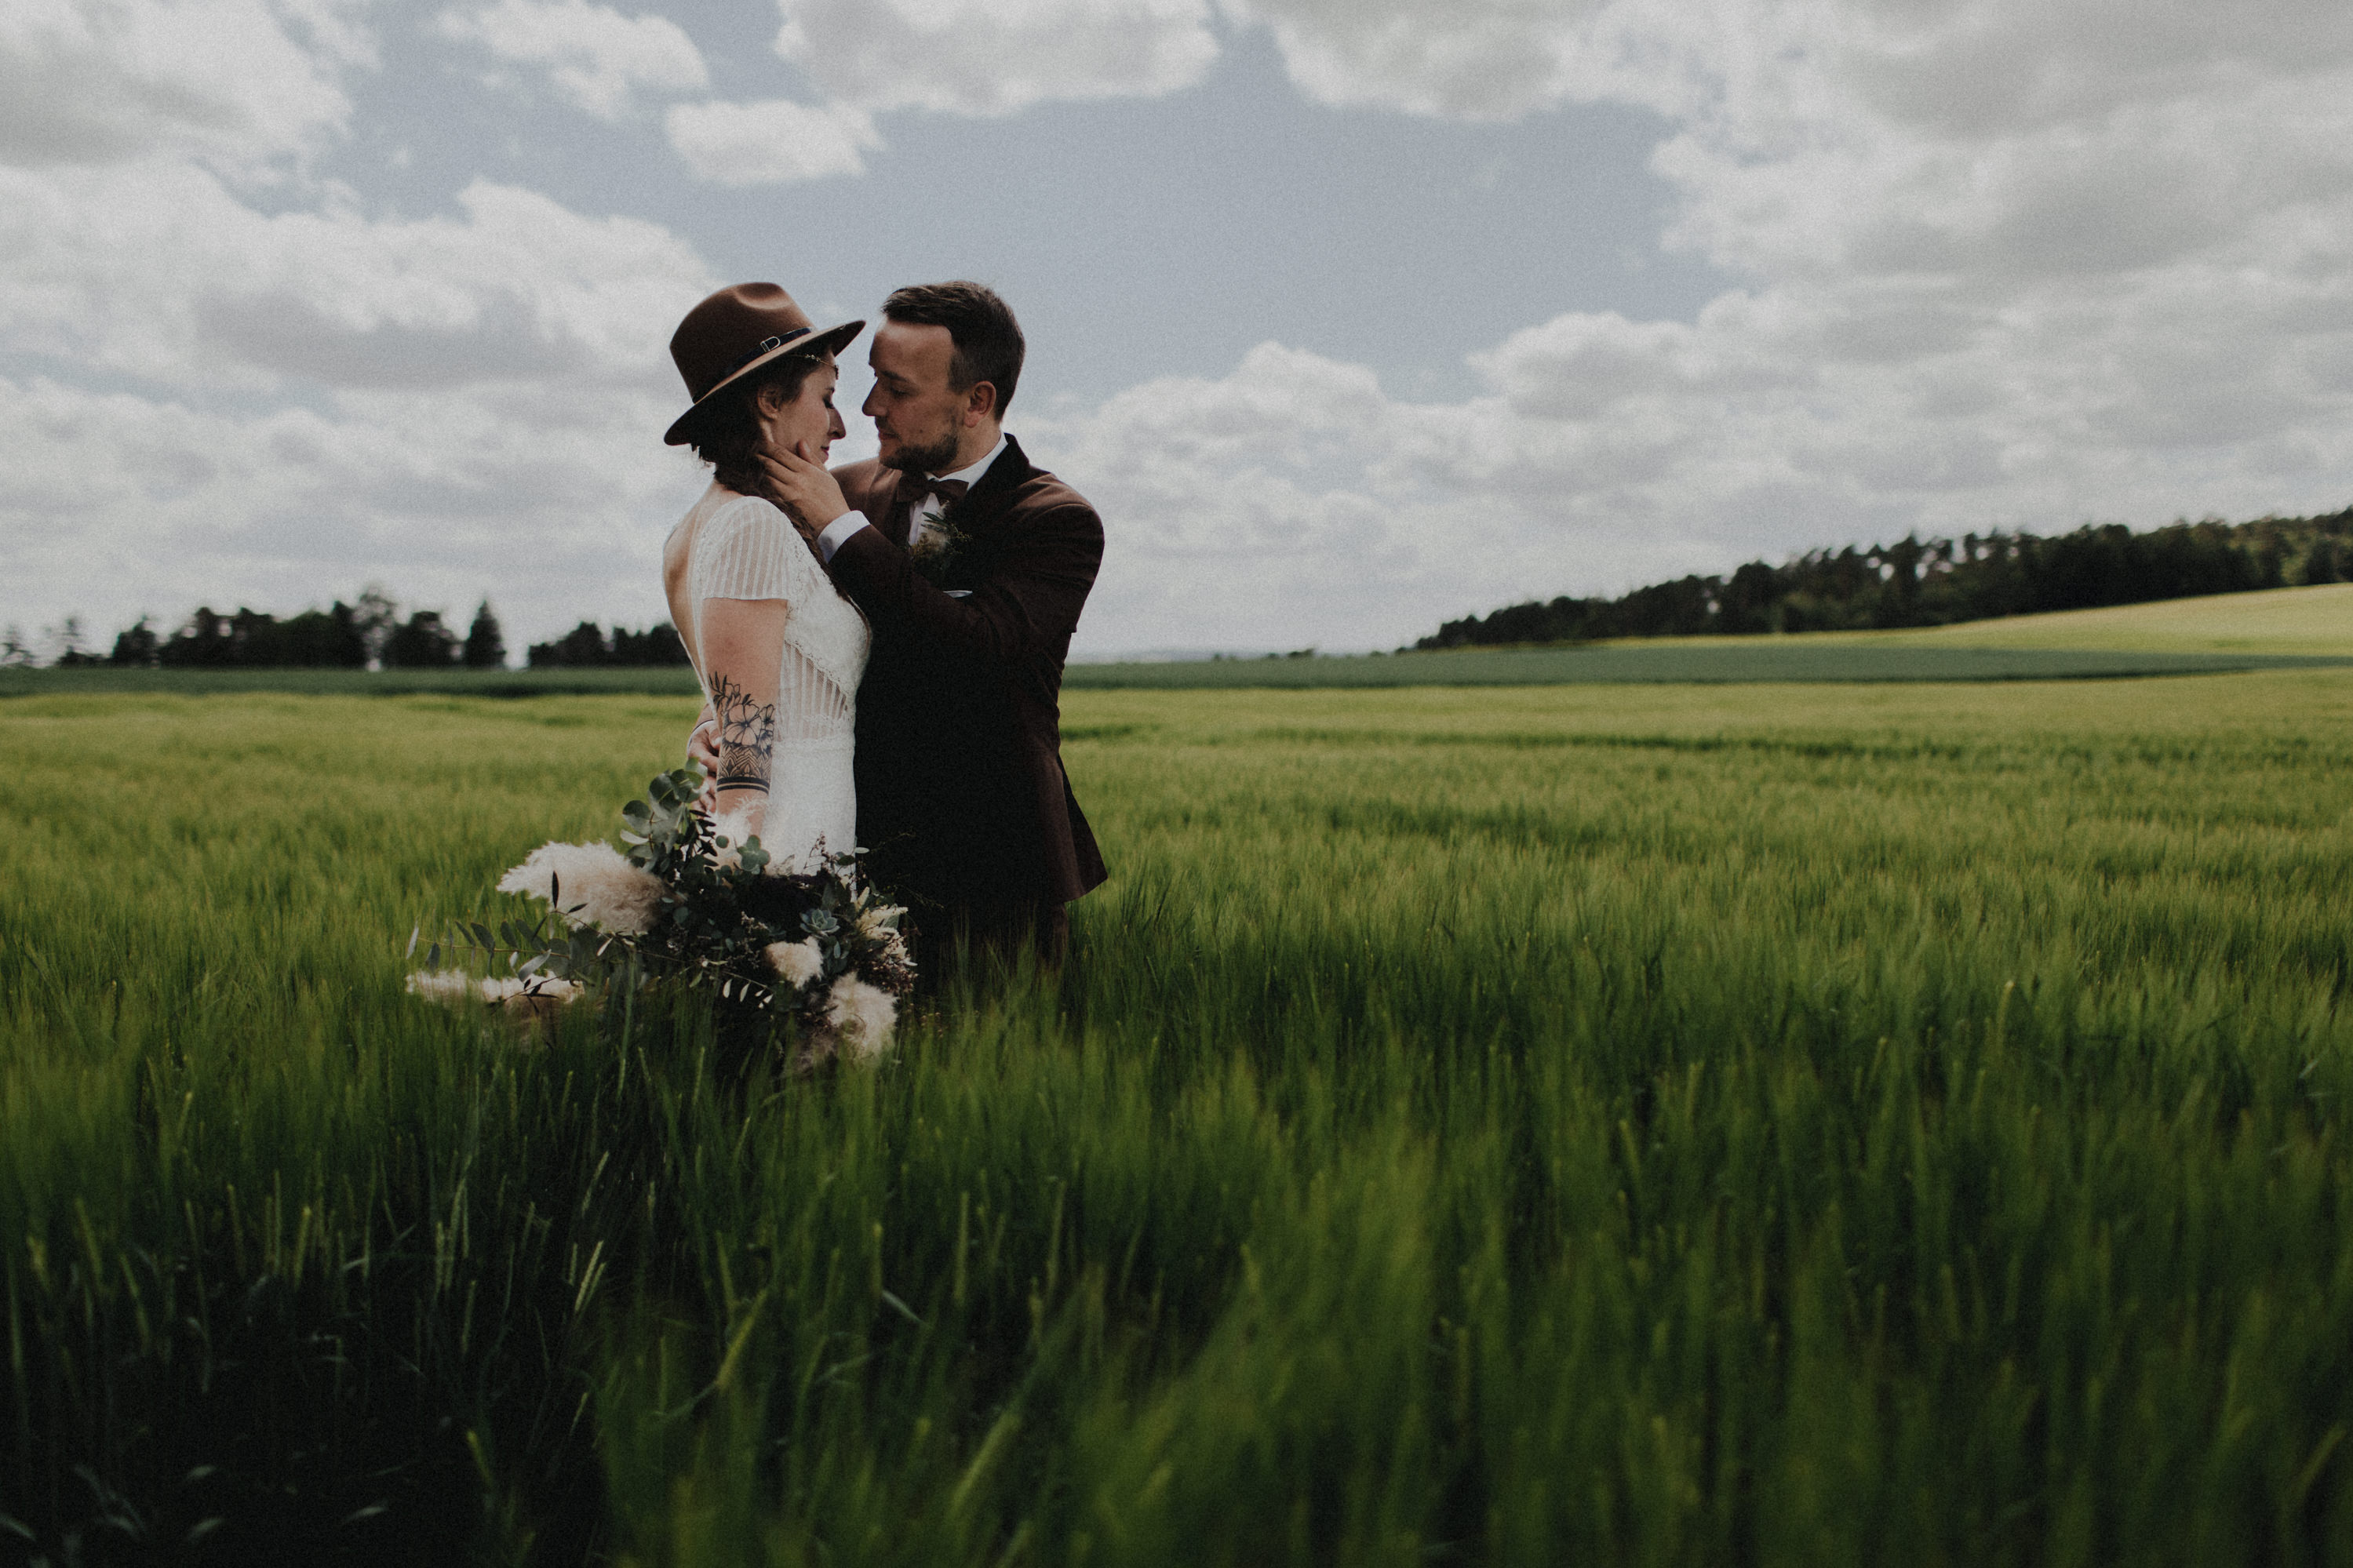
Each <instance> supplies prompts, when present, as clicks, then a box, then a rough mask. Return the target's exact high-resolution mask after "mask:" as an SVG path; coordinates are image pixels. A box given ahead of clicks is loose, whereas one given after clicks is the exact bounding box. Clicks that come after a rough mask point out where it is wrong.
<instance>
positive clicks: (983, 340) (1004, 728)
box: [763, 283, 1104, 973]
mask: <svg viewBox="0 0 2353 1568" xmlns="http://www.w3.org/2000/svg"><path fill="white" fill-rule="evenodd" d="M882 315H883V321H882V325H881V327H880V328H879V329H878V330H877V331H876V332H875V334H874V344H873V348H872V350H871V353H870V355H869V363H871V365H872V367H873V371H874V390H873V392H872V393H871V394H870V395H868V397H867V399H866V402H865V404H864V405H863V409H862V411H863V412H864V413H865V414H866V415H867V416H869V417H870V418H871V419H872V420H873V421H874V430H875V434H876V435H877V436H879V437H881V448H882V449H881V458H879V459H878V460H873V461H868V462H860V463H851V464H849V465H848V466H846V467H844V468H841V469H839V471H837V472H834V473H828V472H827V471H826V470H825V468H822V467H820V466H818V464H816V463H813V462H810V461H808V460H807V458H806V457H805V456H804V455H802V454H800V453H797V452H796V453H786V454H780V455H777V456H776V457H771V458H764V459H763V461H764V462H765V465H766V468H767V476H768V482H769V491H770V496H771V499H773V500H776V501H777V502H778V503H779V504H780V505H782V506H783V507H784V509H785V510H786V513H787V515H789V516H791V517H792V518H793V520H794V521H795V524H796V525H797V527H799V528H800V530H801V531H802V532H803V533H804V534H805V535H806V536H807V538H808V539H809V540H810V541H811V542H813V543H815V544H816V546H817V548H818V553H819V554H821V555H822V556H823V557H824V558H825V561H826V563H827V566H828V569H829V570H830V571H831V572H832V574H833V578H834V581H835V583H836V584H839V587H840V588H841V590H842V591H843V592H844V593H845V594H847V595H849V596H850V598H852V599H854V600H855V601H856V602H857V604H858V605H859V607H860V609H862V610H864V611H865V612H866V617H867V619H868V621H869V622H870V623H871V625H872V626H873V628H874V649H873V653H872V655H871V658H869V659H868V661H867V666H866V678H865V679H864V681H863V682H862V683H861V684H860V686H859V689H858V759H857V776H858V836H859V837H860V840H862V841H863V842H864V843H866V844H868V845H870V846H871V847H872V854H871V856H870V858H869V866H870V868H871V870H872V873H873V875H874V876H875V878H876V879H877V880H878V881H880V882H881V885H882V886H883V887H885V888H886V889H891V890H892V891H893V892H895V893H900V894H903V895H906V896H907V897H909V898H910V899H911V900H913V904H914V910H915V919H916V922H917V924H918V926H919V927H920V929H921V930H922V931H923V934H924V941H923V946H924V947H926V948H928V949H930V950H931V951H930V952H928V953H925V954H920V955H919V958H920V957H929V958H930V959H932V960H933V961H934V963H937V961H938V960H939V959H940V958H942V957H944V954H945V953H946V952H949V951H953V948H954V945H955V943H957V942H969V943H970V945H971V948H972V950H973V952H976V953H978V952H983V951H987V952H996V953H1000V954H1006V955H1008V956H1009V954H1010V953H1011V952H1013V951H1014V950H1016V949H1018V948H1019V947H1021V946H1024V945H1030V944H1034V945H1035V947H1036V948H1037V950H1038V952H1039V957H1040V959H1041V960H1042V961H1043V962H1045V963H1057V962H1059V961H1060V958H1061V956H1062V954H1063V952H1064V950H1065V948H1066V946H1067V943H1068V942H1069V933H1070V923H1069V917H1068V913H1067V911H1066V910H1065V908H1064V906H1065V905H1066V904H1068V903H1069V902H1070V900H1072V899H1075V898H1078V897H1079V896H1080V895H1082V894H1083V893H1085V892H1086V891H1087V890H1088V889H1090V888H1092V887H1095V886H1096V885H1097V884H1099V883H1101V882H1102V881H1103V876H1104V871H1103V856H1102V855H1101V854H1100V853H1099V852H1098V851H1097V849H1096V847H1095V840H1094V835H1093V833H1092V832H1091V831H1090V830H1089V828H1088V826H1087V819H1086V817H1085V816H1083V815H1082V814H1081V812H1080V810H1079V804H1078V801H1077V800H1076V799H1075V798H1073V797H1072V795H1071V786H1070V781H1069V780H1068V779H1067V778H1066V777H1065V776H1064V774H1063V772H1062V758H1061V728H1060V723H1061V712H1060V707H1059V705H1058V699H1059V698H1060V693H1061V688H1062V663H1063V660H1064V658H1066V657H1067V655H1068V654H1069V652H1070V647H1071V631H1072V630H1073V629H1074V628H1075V627H1076V626H1078V622H1079V611H1080V609H1081V608H1082V606H1084V605H1085V604H1086V602H1087V592H1088V590H1089V589H1091V588H1092V587H1093V586H1094V581H1095V572H1096V569H1097V568H1098V567H1099V566H1100V565H1101V564H1102V563H1103V523H1102V521H1101V520H1099V519H1098V518H1097V517H1096V516H1095V512H1094V509H1093V508H1092V507H1091V506H1089V505H1088V504H1087V503H1086V500H1084V499H1083V498H1082V497H1081V496H1080V495H1079V493H1078V492H1077V491H1075V490H1073V489H1071V488H1070V487H1069V486H1068V485H1066V484H1064V483H1062V482H1061V481H1060V479H1056V478H1054V476H1053V475H1051V474H1049V473H1046V472H1044V471H1043V470H1042V469H1040V468H1038V467H1037V466H1036V465H1034V464H1032V463H1031V462H1030V461H1029V458H1027V457H1025V456H1023V455H1022V451H1021V447H1020V444H1019V443H1018V442H1017V441H1016V440H1014V438H1013V437H1010V436H1008V435H1007V434H1006V433H1005V430H1004V418H1005V409H1006V406H1007V405H1008V404H1010V403H1011V402H1012V401H1013V390H1014V387H1015V385H1016V384H1017V383H1018V381H1019V380H1020V378H1021V358H1022V340H1021V328H1020V326H1019V325H1018V323H1017V322H1016V321H1014V319H1013V312H1012V311H1011V310H1008V308H1007V307H1006V304H1005V301H1004V300H1000V299H998V298H997V295H996V294H995V293H994V292H992V291H991V290H989V289H986V288H984V287H982V286H981V285H980V284H977V283H927V284H918V285H916V286H914V287H912V288H906V289H900V290H898V291H897V292H896V293H894V294H892V296H891V297H890V299H888V300H885V301H884V302H883V305H882ZM931 972H932V973H939V971H938V969H936V968H934V969H933V970H932V971H931Z"/></svg>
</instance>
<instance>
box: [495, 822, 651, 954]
mask: <svg viewBox="0 0 2353 1568" xmlns="http://www.w3.org/2000/svg"><path fill="white" fill-rule="evenodd" d="M499 891H500V892H501V893H526V894H529V895H530V896H531V897H533V898H534V899H538V900H541V901H542V902H544V903H551V904H552V903H554V902H555V901H556V900H558V899H561V900H563V905H562V907H561V908H560V909H558V910H556V912H557V913H558V914H560V915H562V916H563V917H564V919H565V921H566V922H567V923H569V924H572V925H575V926H576V925H593V926H596V927H597V928H598V929H600V930H603V931H613V932H616V933H617V934H620V935H624V936H636V935H638V934H639V933H641V932H643V931H646V930H647V929H649V927H651V926H652V924H653V921H654V910H655V908H656V906H658V905H659V903H660V901H661V895H662V884H661V879H660V878H659V877H657V876H655V875H654V874H653V873H652V872H651V871H648V870H644V869H642V868H638V867H636V866H632V865H630V864H629V862H628V858H626V857H624V856H623V855H622V854H621V852H620V851H619V850H617V849H616V848H614V847H612V846H611V845H609V844H543V845H541V846H540V847H538V848H536V849H534V850H533V851H532V852H531V858H529V859H527V860H525V861H524V862H523V863H522V865H520V866H517V867H516V868H514V869H512V871H509V872H508V873H507V874H506V875H505V876H504V877H502V878H501V879H500V880H499Z"/></svg>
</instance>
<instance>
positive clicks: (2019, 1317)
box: [0, 670, 2353, 1564]
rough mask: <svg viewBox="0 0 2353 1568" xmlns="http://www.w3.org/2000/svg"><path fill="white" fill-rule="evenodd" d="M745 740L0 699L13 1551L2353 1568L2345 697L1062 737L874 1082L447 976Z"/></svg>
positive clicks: (1744, 692)
mask: <svg viewBox="0 0 2353 1568" xmlns="http://www.w3.org/2000/svg"><path fill="white" fill-rule="evenodd" d="M692 706H693V704H692V700H691V699H677V698H662V697H652V696H636V697H632V696H565V697H544V698H529V699H518V700H488V699H481V698H472V697H463V696H450V695H427V696H415V697H389V698H351V697H332V696H311V697H305V696H296V695H267V694H249V695H220V696H210V697H191V696H174V695H130V696H101V695H63V696H44V697H34V698H24V699H17V700H10V701H8V702H6V703H5V704H0V811H5V817H6V821H7V823H8V825H9V826H8V829H7V831H6V832H5V834H0V1278H4V1279H5V1290H6V1295H7V1314H8V1316H7V1342H6V1360H5V1367H0V1379H5V1385H6V1391H5V1405H0V1420H5V1431H4V1432H0V1512H5V1514H6V1515H7V1516H9V1519H11V1520H13V1521H17V1522H18V1523H19V1524H21V1526H22V1533H18V1534H16V1536H15V1539H16V1541H18V1542H19V1543H20V1544H23V1534H25V1533H29V1535H31V1536H32V1537H33V1538H34V1540H35V1542H37V1545H33V1544H24V1545H23V1550H24V1551H25V1552H27V1553H29V1552H34V1551H38V1552H46V1553H47V1554H48V1555H49V1556H51V1557H52V1559H53V1560H58V1561H62V1560H64V1553H65V1552H66V1551H67V1550H68V1545H67V1543H68V1542H69V1538H70V1540H71V1541H72V1542H73V1546H72V1550H74V1551H77V1552H79V1553H80V1554H81V1559H82V1560H83V1561H130V1560H134V1559H137V1560H153V1559H154V1558H156V1557H158V1556H160V1557H164V1558H168V1559H174V1560H190V1561H208V1562H209V1561H216V1562H222V1563H251V1562H257V1561H263V1560H267V1559H268V1558H269V1556H270V1555H271V1554H273V1553H275V1554H277V1555H278V1556H279V1557H281V1558H284V1557H289V1556H290V1557H292V1558H294V1559H295V1560H304V1561H330V1560H332V1559H333V1558H334V1557H335V1556H337V1555H338V1554H341V1555H343V1556H345V1557H347V1558H349V1559H351V1560H355V1561H444V1562H455V1561H463V1560H465V1559H466V1558H467V1557H468V1555H469V1554H470V1553H479V1554H480V1555H481V1556H483V1557H485V1558H487V1559H489V1560H493V1561H506V1560H513V1561H524V1560H529V1561H537V1562H544V1563H558V1562H578V1561H582V1560H584V1559H588V1560H602V1559H611V1560H629V1561H637V1562H645V1563H714V1564H715V1563H729V1564H733V1563H747V1562H759V1561H769V1562H777V1563H802V1562H810V1563H815V1562H830V1563H911V1564H913V1563H924V1564H931V1563H1004V1562H1019V1563H1119V1564H1128V1563H1171V1564H1175V1563H1186V1564H1191V1563H1234V1564H1244V1563H1275V1562H1290V1561H1299V1562H1340V1563H1425V1562H1431V1561H1441V1562H1444V1561H1453V1562H1485V1563H1561V1562H1577V1561H1595V1562H1609V1563H1620V1562H1629V1563H1630V1562H1660V1563H1684V1562H1693V1563H1699V1562H1743V1563H1759V1562H1772V1563H1839V1562H1851V1563H1884V1562H1914V1561H1936V1560H1944V1561H1957V1562H2019V1563H2068V1562H2110V1561H2119V1560H2133V1561H2147V1560H2162V1561H2169V1562H2209V1563H2245V1562H2254V1561H2270V1562H2301V1561H2315V1562H2318V1561H2353V1453H2348V1445H2347V1442H2346V1436H2347V1429H2348V1425H2353V1392H2348V1390H2353V1208H2348V1185H2347V1178H2348V1150H2347V1146H2346V1139H2345V1134H2344V1131H2343V1130H2342V1128H2341V1125H2340V1124H2341V1122H2342V1121H2343V1120H2344V1117H2345V1115H2346V1105H2347V1096H2348V1094H2353V674H2348V673H2347V672H2343V671H2323V670H2314V671H2278V672H2272V673H2262V674H2244V675H2230V676H2206V677H2196V678H2189V679H2167V680H2139V681H2129V682H2097V683H2078V682H2048V683H2036V684H2016V685H2000V686H1989V685H1970V684H1964V685H1942V686H1850V687H1829V686H1810V687H1788V686H1744V687H1718V688H1691V687H1641V686H1618V687H1577V686H1563V687H1552V688H1544V689H1481V690H1475V691H1473V690H1463V689H1444V688H1434V689H1408V690H1366V691H1226V692H1212V691H1190V692H1182V691H1166V692H1164V691H1081V692H1073V693H1071V694H1070V696H1069V697H1068V699H1067V700H1066V703H1065V716H1066V721H1067V727H1066V733H1067V735H1068V737H1069V740H1068V744H1067V746H1066V754H1067V758H1068V761H1069V764H1070V768H1071V774H1072V777H1073V780H1074V783H1075V784H1076V788H1077V791H1078V794H1079V796H1080V798H1081V800H1082V802H1083V803H1084V805H1086V807H1087V809H1088V812H1089V814H1090V816H1092V819H1093V820H1094V823H1095V825H1096V827H1097V831H1098V833H1099V835H1100V837H1102V839H1103V843H1104V845H1105V848H1106V853H1107V855H1108V858H1110V859H1111V861H1112V864H1113V881H1112V883H1111V884H1110V885H1109V886H1107V887H1105V888H1103V889H1101V890H1100V891H1098V892H1097V893H1096V894H1095V895H1093V896H1092V897H1091V898H1089V899H1088V900H1084V901H1083V902H1082V904H1080V905H1079V906H1077V909H1076V911H1075V914H1076V927H1077V957H1076V960H1075V962H1074V963H1073V964H1072V965H1071V967H1070V968H1069V969H1068V970H1067V971H1065V972H1064V973H1062V974H1061V975H1060V977H1059V978H1058V979H1050V980H1040V979H1039V978H1038V977H1036V976H1034V975H1024V976H1018V977H1015V978H1014V979H1013V980H1012V981H1011V982H1009V983H1008V984H1006V985H1004V986H1002V987H998V988H993V989H990V990H989V991H987V993H986V994H983V995H981V996H978V997H976V996H975V995H973V994H971V993H969V992H963V991H960V992H957V993H955V994H952V995H951V996H950V997H949V998H948V999H947V1000H946V1001H945V1002H944V1004H943V1005H941V1006H939V1007H938V1008H936V1009H935V1010H934V1012H933V1013H931V1014H930V1015H929V1016H923V1017H919V1018H918V1019H917V1020H916V1021H915V1022H914V1023H913V1026H911V1027H910V1028H909V1029H908V1030H907V1031H906V1032H905V1035H904V1037H903V1040H902V1054H901V1056H900V1058H899V1059H898V1060H896V1061H895V1062H893V1063H892V1064H891V1065H889V1066H887V1067H886V1068H883V1069H882V1070H881V1071H879V1072H877V1073H873V1074H843V1075H841V1076H839V1077H838V1078H835V1079H829V1080H826V1081H823V1082H819V1083H817V1084H792V1083H785V1082H761V1083H756V1084H754V1086H753V1087H752V1088H751V1089H749V1090H748V1091H746V1090H742V1089H733V1088H731V1087H728V1086H725V1085H723V1084H721V1083H718V1082H714V1081H713V1079H712V1075H711V1073H710V1071H709V1069H708V1068H707V1066H706V1058H705V1052H706V1050H707V1047H708V1036H709V1029H708V1022H707V1020H699V1019H695V1018H692V1017H670V1016H645V1015H643V1014H639V1013H634V1012H633V1013H630V1014H628V1015H626V1016H613V1017H607V1018H598V1017H595V1016H585V1015H584V1016H572V1017H569V1018H567V1019H565V1021H564V1023H563V1024H562V1026H560V1028H559V1029H558V1030H557V1031H556V1032H555V1033H554V1034H553V1035H552V1036H549V1037H530V1036H526V1035H521V1034H518V1033H517V1032H516V1031H515V1030H513V1029H512V1027H510V1026H506V1025H504V1024H502V1023H500V1022H498V1021H497V1020H496V1019H494V1018H491V1017H488V1016H485V1017H483V1018H480V1019H476V1018H470V1017H466V1016H453V1015H450V1014H448V1013H446V1012H443V1011H440V1010H438V1009H435V1008H431V1007H428V1006H426V1005H422V1004H420V1003H418V1002H417V1001H416V1000H415V999H413V998H410V997H408V996H406V995H405V994H403V993H402V990H401V983H402V976H403V974H404V973H405V964H404V961H403V954H402V948H403V945H404V944H405V942H406V939H407V936H408V933H409V931H411V929H412V928H414V927H417V926H418V925H420V924H421V925H423V926H425V928H426V930H427V932H428V934H429V933H430V932H431V931H433V930H434V929H435V924H436V922H438V921H441V920H444V919H446V918H448V917H449V916H452V915H458V916H464V915H470V914H479V915H490V914H491V913H493V912H497V913H506V912H511V910H512V909H519V908H520V904H519V901H518V902H516V903H514V904H512V906H511V904H510V901H509V900H503V899H501V898H500V897H499V896H498V895H496V894H493V893H491V892H490V891H488V889H490V888H491V884H492V883H493V882H494V881H495V880H496V879H497V877H498V875H499V873H500V871H501V870H502V869H503V868H505V867H507V866H509V865H512V864H513V863H514V862H515V861H516V860H518V859H520V858H522V854H523V853H525V852H526V851H528V850H529V849H530V848H531V847H533V846H535V845H537V844H539V843H541V842H542V841H543V840H545V839H549V838H555V837H566V838H570V837H590V836H597V835H603V834H607V833H609V832H610V831H611V830H612V828H613V827H614V826H617V822H616V819H615V816H614V811H615V808H616V807H617V805H618V804H619V803H620V802H621V801H623V800H625V799H627V798H628V797H629V796H630V795H632V794H634V793H636V792H638V790H640V789H641V788H642V787H643V785H644V784H645V782H646V780H647V778H648V777H649V775H650V774H651V773H654V772H655V771H657V770H658V769H659V768H662V767H665V766H668V765H671V764H672V763H674V761H675V757H674V754H673V753H674V751H675V748H676V745H677V743H678V742H679V740H680V739H681V736H682V734H683V732H684V730H685V728H686V725H687V724H688V723H689V722H690V721H691V710H692ZM10 1529H11V1527H10V1526H7V1525H5V1524H0V1532H6V1531H9V1530H10ZM0 1538H5V1535H0Z"/></svg>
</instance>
